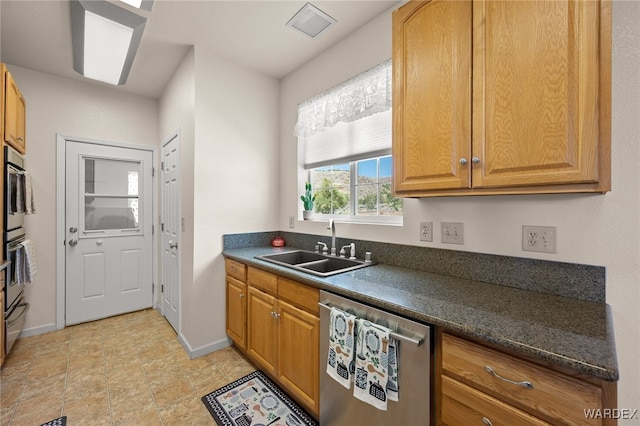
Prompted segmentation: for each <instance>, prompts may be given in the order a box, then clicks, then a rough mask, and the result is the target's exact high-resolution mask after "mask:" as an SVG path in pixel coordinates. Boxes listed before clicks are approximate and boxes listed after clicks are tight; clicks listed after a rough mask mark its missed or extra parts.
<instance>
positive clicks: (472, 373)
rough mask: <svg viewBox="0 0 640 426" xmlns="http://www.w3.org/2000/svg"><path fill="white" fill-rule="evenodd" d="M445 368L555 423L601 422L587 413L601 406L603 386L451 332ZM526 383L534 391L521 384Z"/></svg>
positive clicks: (445, 337)
mask: <svg viewBox="0 0 640 426" xmlns="http://www.w3.org/2000/svg"><path fill="white" fill-rule="evenodd" d="M488 368H491V369H492V370H493V371H494V372H495V374H496V375H499V376H500V377H502V378H504V379H508V380H509V381H508V380H504V379H501V378H500V377H497V376H496V375H494V374H492V373H490V372H488V371H487V369H488ZM442 370H443V372H444V373H445V374H447V375H449V376H452V377H455V378H456V379H458V380H460V381H462V382H464V383H466V384H469V385H471V386H473V387H475V388H477V389H479V390H481V391H483V392H486V393H488V394H490V395H493V396H495V397H496V398H499V399H500V400H502V401H505V402H507V403H509V404H511V405H514V406H516V407H518V408H520V409H523V410H526V411H527V412H530V413H536V415H537V416H538V417H541V418H544V419H545V420H547V421H550V422H552V423H553V424H571V425H575V424H598V422H597V421H596V420H595V419H586V418H585V415H584V410H585V409H588V408H602V389H601V388H600V387H597V386H595V385H592V384H590V383H586V382H583V381H581V380H578V379H574V378H571V377H568V376H565V375H563V374H561V373H557V372H554V371H551V370H548V369H546V368H544V367H540V366H537V365H535V364H532V363H529V362H527V361H523V360H520V359H517V358H514V357H512V356H509V355H506V354H503V353H501V352H498V351H495V350H493V349H489V348H486V347H484V346H481V345H478V344H475V343H473V342H469V341H467V340H464V339H461V338H458V337H454V336H451V335H449V334H446V333H443V335H442ZM510 381H513V382H517V383H513V382H510ZM525 381H526V382H529V383H531V384H532V387H530V388H527V387H525V386H523V385H521V384H518V383H523V382H525ZM560 395H561V397H560Z"/></svg>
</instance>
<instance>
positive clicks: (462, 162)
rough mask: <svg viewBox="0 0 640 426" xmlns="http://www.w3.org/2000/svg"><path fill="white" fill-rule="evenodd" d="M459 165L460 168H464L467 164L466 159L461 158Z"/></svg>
mask: <svg viewBox="0 0 640 426" xmlns="http://www.w3.org/2000/svg"><path fill="white" fill-rule="evenodd" d="M459 163H460V165H461V166H464V165H465V164H467V159H466V158H464V157H462V158H461V159H460V161H459Z"/></svg>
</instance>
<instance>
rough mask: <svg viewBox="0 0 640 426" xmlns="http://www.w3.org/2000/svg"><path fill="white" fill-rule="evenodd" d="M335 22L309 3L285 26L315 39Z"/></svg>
mask: <svg viewBox="0 0 640 426" xmlns="http://www.w3.org/2000/svg"><path fill="white" fill-rule="evenodd" d="M336 22H337V21H336V20H335V19H333V18H332V17H331V16H329V15H327V14H326V13H324V12H323V11H321V10H320V9H318V8H317V7H315V6H314V5H312V4H311V3H307V4H305V5H304V6H302V8H301V9H300V10H299V11H298V12H297V13H296V14H295V15H293V17H292V18H291V19H289V22H287V23H286V24H285V25H286V26H287V27H291V28H293V29H295V30H298V31H300V32H301V33H304V34H306V35H308V36H309V37H311V38H316V37H318V36H319V35H320V34H322V33H324V32H325V31H326V30H327V29H328V28H329V27H330V26H331V25H333V24H335V23H336Z"/></svg>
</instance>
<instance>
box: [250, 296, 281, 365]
mask: <svg viewBox="0 0 640 426" xmlns="http://www.w3.org/2000/svg"><path fill="white" fill-rule="evenodd" d="M276 305H277V302H276V298H275V297H273V296H271V295H269V294H267V293H264V292H262V291H260V290H258V289H256V288H253V287H251V286H249V299H248V300H247V330H248V336H247V352H248V353H249V354H250V356H251V357H252V359H253V360H254V361H256V362H257V363H258V364H260V366H261V367H262V368H263V369H265V370H266V372H268V373H271V374H273V375H275V374H276V372H277V368H278V323H277V321H278V320H277V318H276V311H277V306H276Z"/></svg>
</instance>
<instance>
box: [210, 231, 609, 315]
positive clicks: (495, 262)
mask: <svg viewBox="0 0 640 426" xmlns="http://www.w3.org/2000/svg"><path fill="white" fill-rule="evenodd" d="M276 236H280V237H282V238H284V240H285V242H286V245H287V246H290V247H293V248H299V249H305V250H313V249H314V248H315V245H316V242H317V241H323V242H325V243H327V244H328V245H329V244H330V242H331V241H330V240H331V238H328V237H327V236H326V235H314V234H300V233H295V232H286V231H269V232H253V233H243V234H228V235H223V249H224V250H231V249H239V248H248V247H260V246H268V245H271V240H272V239H273V238H275V237H276ZM352 242H353V243H355V244H356V257H357V258H359V259H362V258H364V253H365V252H367V251H369V252H371V253H372V257H373V260H374V261H376V262H378V263H384V264H387V265H393V266H399V267H402V268H408V269H415V270H419V271H424V272H431V273H436V274H440V275H446V276H451V277H457V278H464V279H468V280H472V281H479V282H485V283H491V284H499V285H504V286H508V287H514V288H519V289H522V290H529V291H536V292H539V293H547V294H554V295H557V296H563V297H570V298H572V299H580V300H586V301H590V302H596V303H605V293H606V292H605V268H604V267H603V266H593V265H582V264H576V263H566V262H554V261H548V260H540V259H528V258H523V257H513V256H502V255H494V254H483V253H472V252H465V251H456V250H445V249H438V248H431V247H418V246H410V245H402V244H392V243H383V242H376V241H364V240H352V239H345V238H339V237H338V238H336V246H337V247H338V248H340V247H342V246H344V245H348V244H349V243H352Z"/></svg>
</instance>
